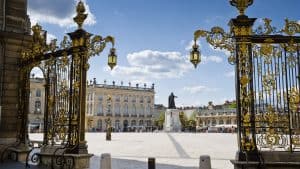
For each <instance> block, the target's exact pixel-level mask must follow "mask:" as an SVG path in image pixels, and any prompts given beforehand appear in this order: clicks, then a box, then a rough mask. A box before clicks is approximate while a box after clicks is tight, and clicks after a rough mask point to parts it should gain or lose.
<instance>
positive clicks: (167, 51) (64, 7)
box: [28, 0, 300, 106]
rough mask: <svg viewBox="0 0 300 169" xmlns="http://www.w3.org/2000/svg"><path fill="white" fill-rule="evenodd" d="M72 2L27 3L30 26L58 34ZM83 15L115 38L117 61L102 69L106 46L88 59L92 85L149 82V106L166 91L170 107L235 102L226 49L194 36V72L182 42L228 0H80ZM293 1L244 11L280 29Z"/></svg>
mask: <svg viewBox="0 0 300 169" xmlns="http://www.w3.org/2000/svg"><path fill="white" fill-rule="evenodd" d="M76 2H77V1H75V0H51V1H49V0H29V2H28V8H29V9H28V13H29V15H30V18H31V21H32V24H34V23H36V22H38V23H39V24H41V25H42V26H43V28H44V29H45V30H47V32H48V37H49V38H57V39H59V40H61V39H62V37H63V36H64V34H65V33H67V32H71V31H74V30H75V29H76V27H75V25H74V24H73V21H72V17H73V16H74V13H75V4H76ZM84 2H86V4H87V12H88V14H89V17H88V19H87V21H86V23H85V25H84V28H85V29H86V30H87V31H88V32H90V33H93V34H99V35H101V36H103V37H105V36H107V35H112V36H114V37H115V39H116V48H117V54H118V66H117V67H116V68H115V69H114V70H113V71H110V70H109V68H108V66H107V54H108V51H109V48H107V49H106V50H105V51H104V52H103V53H102V54H101V55H100V56H95V57H93V58H91V59H90V60H89V63H90V69H89V71H88V78H89V79H92V78H94V77H95V78H97V81H98V82H99V83H103V81H104V80H106V81H107V83H110V84H111V83H112V81H113V80H114V81H116V83H117V84H120V83H121V81H123V82H124V85H128V83H129V82H131V84H132V85H135V84H136V83H139V85H140V86H143V84H144V83H147V86H150V85H151V84H152V83H155V91H156V98H155V103H156V104H164V105H167V98H168V95H169V94H170V93H171V92H174V94H175V95H177V96H178V98H177V99H176V106H191V105H194V106H198V105H207V102H208V101H213V102H214V103H216V104H220V103H223V102H224V101H225V100H233V99H235V86H234V74H233V70H234V66H232V65H229V64H228V62H227V56H226V53H225V52H223V51H216V50H213V49H211V47H209V45H208V44H207V43H206V42H205V41H203V40H201V41H200V46H201V53H202V60H203V61H202V62H201V63H200V64H199V65H198V68H197V69H194V68H193V65H192V64H191V63H189V62H188V59H187V56H188V54H189V46H190V42H191V40H192V39H193V33H194V31H195V30H197V29H200V28H201V29H206V30H209V29H210V28H211V27H213V26H221V27H223V28H224V29H225V30H227V31H228V26H227V23H228V22H229V20H230V19H231V18H233V17H236V15H237V10H236V9H235V8H234V7H232V6H230V4H229V1H228V0H85V1H84ZM299 6H300V1H299V0H272V1H271V0H254V4H253V5H252V6H251V7H249V8H248V10H247V11H246V14H247V15H248V16H249V17H255V18H259V19H258V20H257V22H256V24H259V23H261V18H265V17H268V18H270V19H272V20H273V22H272V25H273V26H276V27H278V28H279V29H281V28H282V27H283V25H284V19H285V18H289V19H291V20H298V21H299V20H300V14H299V10H298V9H297V8H299Z"/></svg>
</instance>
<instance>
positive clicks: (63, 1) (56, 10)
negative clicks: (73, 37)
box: [28, 0, 96, 27]
mask: <svg viewBox="0 0 300 169" xmlns="http://www.w3.org/2000/svg"><path fill="white" fill-rule="evenodd" d="M85 1H86V0H83V2H84V3H85V8H86V13H87V14H88V17H87V19H86V20H85V22H84V24H85V25H94V24H95V23H96V17H95V16H94V15H93V14H92V13H91V11H90V8H89V5H88V4H86V2H85ZM77 2H78V1H77V0H71V1H70V0H51V1H45V0H44V1H41V0H30V1H29V5H28V14H29V16H30V20H31V23H32V25H34V24H35V23H50V24H55V25H59V26H61V27H74V26H76V24H75V23H74V21H73V17H74V16H75V15H76V4H77Z"/></svg>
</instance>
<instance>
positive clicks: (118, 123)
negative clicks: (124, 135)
mask: <svg viewBox="0 0 300 169" xmlns="http://www.w3.org/2000/svg"><path fill="white" fill-rule="evenodd" d="M120 129H121V127H120V120H116V121H115V131H119V130H120Z"/></svg>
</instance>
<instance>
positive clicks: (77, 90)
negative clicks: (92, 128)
mask: <svg viewBox="0 0 300 169" xmlns="http://www.w3.org/2000/svg"><path fill="white" fill-rule="evenodd" d="M68 35H69V36H70V38H71V40H72V46H73V47H75V48H74V51H73V52H74V53H73V56H72V60H73V61H74V62H73V69H74V71H73V72H74V73H73V82H71V83H73V84H72V85H70V86H71V88H72V89H71V91H72V101H73V104H74V105H75V106H74V109H73V110H71V111H72V112H71V114H72V115H71V116H73V117H72V123H70V125H71V128H72V130H73V131H72V132H73V133H74V134H75V133H76V134H75V135H72V136H71V137H69V140H70V142H71V143H75V142H76V143H77V148H76V149H74V153H79V154H86V153H87V145H86V141H85V107H86V74H87V69H88V58H87V52H88V48H87V46H86V44H87V41H88V40H89V38H90V36H91V34H90V33H88V32H86V31H85V30H83V29H81V28H79V29H77V30H76V31H75V32H72V33H68ZM76 47H78V48H76ZM76 126H77V127H76ZM74 130H75V131H74ZM73 136H77V137H73Z"/></svg>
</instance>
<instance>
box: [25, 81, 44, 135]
mask: <svg viewBox="0 0 300 169" xmlns="http://www.w3.org/2000/svg"><path fill="white" fill-rule="evenodd" d="M44 84H45V81H44V79H43V78H31V79H30V97H29V103H30V104H29V113H28V131H29V132H42V131H43V128H44V107H45V89H44Z"/></svg>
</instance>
